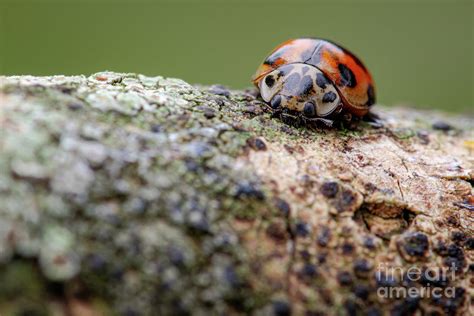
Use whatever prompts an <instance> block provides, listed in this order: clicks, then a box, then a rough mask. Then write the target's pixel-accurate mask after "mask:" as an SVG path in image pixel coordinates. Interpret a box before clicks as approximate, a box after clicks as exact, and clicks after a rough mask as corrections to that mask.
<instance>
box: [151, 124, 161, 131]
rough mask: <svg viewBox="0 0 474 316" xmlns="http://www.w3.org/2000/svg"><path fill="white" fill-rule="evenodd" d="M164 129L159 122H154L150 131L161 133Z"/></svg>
mask: <svg viewBox="0 0 474 316" xmlns="http://www.w3.org/2000/svg"><path fill="white" fill-rule="evenodd" d="M162 130H163V128H162V127H161V125H159V124H152V125H151V127H150V131H152V132H153V133H160V132H162Z"/></svg>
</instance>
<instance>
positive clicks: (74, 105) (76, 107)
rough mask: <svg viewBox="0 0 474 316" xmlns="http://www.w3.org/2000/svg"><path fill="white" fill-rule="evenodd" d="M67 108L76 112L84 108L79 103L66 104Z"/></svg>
mask: <svg viewBox="0 0 474 316" xmlns="http://www.w3.org/2000/svg"><path fill="white" fill-rule="evenodd" d="M67 107H68V108H69V110H71V111H78V110H81V109H82V108H84V106H83V105H82V104H81V103H79V102H71V103H68V105H67Z"/></svg>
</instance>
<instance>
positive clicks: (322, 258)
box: [316, 252, 328, 263]
mask: <svg viewBox="0 0 474 316" xmlns="http://www.w3.org/2000/svg"><path fill="white" fill-rule="evenodd" d="M327 256H328V254H327V253H325V252H323V253H318V254H317V255H316V260H317V261H318V262H319V263H325V262H326V259H327Z"/></svg>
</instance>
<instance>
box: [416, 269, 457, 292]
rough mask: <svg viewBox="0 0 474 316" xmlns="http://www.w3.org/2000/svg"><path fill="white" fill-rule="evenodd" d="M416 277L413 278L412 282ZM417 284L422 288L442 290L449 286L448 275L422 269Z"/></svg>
mask: <svg viewBox="0 0 474 316" xmlns="http://www.w3.org/2000/svg"><path fill="white" fill-rule="evenodd" d="M417 277H418V276H413V277H412V278H411V279H412V280H414V279H415V278H417ZM419 282H420V284H421V285H423V286H432V287H441V288H444V287H446V286H447V285H448V284H449V280H448V275H447V274H446V273H436V272H434V271H433V270H427V269H423V270H422V271H421V273H420V275H419Z"/></svg>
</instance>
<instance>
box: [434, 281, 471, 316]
mask: <svg viewBox="0 0 474 316" xmlns="http://www.w3.org/2000/svg"><path fill="white" fill-rule="evenodd" d="M465 300H466V290H465V289H464V288H462V287H456V288H455V289H454V295H453V297H445V296H438V295H436V296H432V297H431V302H432V303H433V304H434V305H437V306H440V307H441V308H442V309H443V312H444V315H458V314H459V313H458V310H459V309H460V308H461V307H462V306H464V303H465Z"/></svg>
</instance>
